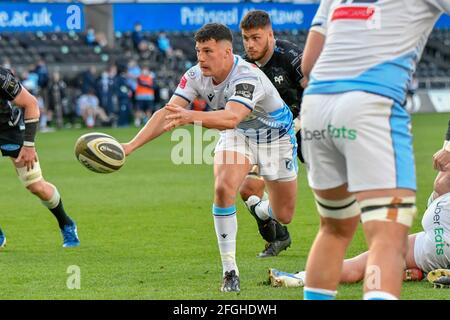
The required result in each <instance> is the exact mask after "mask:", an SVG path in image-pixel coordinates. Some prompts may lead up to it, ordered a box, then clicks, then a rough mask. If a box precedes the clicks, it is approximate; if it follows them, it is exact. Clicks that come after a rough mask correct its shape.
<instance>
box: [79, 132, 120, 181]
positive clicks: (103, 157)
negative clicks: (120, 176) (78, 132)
mask: <svg viewBox="0 0 450 320" xmlns="http://www.w3.org/2000/svg"><path fill="white" fill-rule="evenodd" d="M75 156H76V158H77V159H78V161H80V163H81V164H82V165H83V166H85V167H86V168H88V169H89V170H91V171H94V172H97V173H111V172H115V171H117V170H119V169H120V168H121V167H122V166H123V165H124V163H125V159H126V157H125V152H124V150H123V148H122V146H121V144H120V143H119V142H118V141H117V140H116V139H114V138H113V137H111V136H110V135H107V134H104V133H101V132H91V133H86V134H84V135H82V136H81V137H79V138H78V140H77V142H76V143H75Z"/></svg>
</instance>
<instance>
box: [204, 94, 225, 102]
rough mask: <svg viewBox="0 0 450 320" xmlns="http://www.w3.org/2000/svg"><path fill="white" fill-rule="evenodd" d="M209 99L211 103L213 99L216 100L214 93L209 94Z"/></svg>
mask: <svg viewBox="0 0 450 320" xmlns="http://www.w3.org/2000/svg"><path fill="white" fill-rule="evenodd" d="M208 99H209V102H211V101H212V99H214V93H210V94H208ZM225 99H226V98H225Z"/></svg>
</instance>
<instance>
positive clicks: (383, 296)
mask: <svg viewBox="0 0 450 320" xmlns="http://www.w3.org/2000/svg"><path fill="white" fill-rule="evenodd" d="M363 299H364V300H398V298H397V297H396V296H394V295H392V294H390V293H389V292H385V291H369V292H366V293H365V294H364V298H363Z"/></svg>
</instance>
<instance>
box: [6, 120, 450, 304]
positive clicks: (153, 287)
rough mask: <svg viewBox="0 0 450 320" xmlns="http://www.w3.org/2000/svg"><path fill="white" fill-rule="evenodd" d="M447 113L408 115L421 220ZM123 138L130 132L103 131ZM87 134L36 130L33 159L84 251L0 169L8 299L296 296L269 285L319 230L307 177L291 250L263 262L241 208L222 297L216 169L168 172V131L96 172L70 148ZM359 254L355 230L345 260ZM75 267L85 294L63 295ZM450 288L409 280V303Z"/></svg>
mask: <svg viewBox="0 0 450 320" xmlns="http://www.w3.org/2000/svg"><path fill="white" fill-rule="evenodd" d="M448 119H449V115H446V114H430V115H417V116H414V117H413V131H414V137H415V140H414V145H415V153H416V163H417V177H418V186H419V193H418V208H419V218H418V219H417V220H416V221H415V224H414V227H413V230H412V231H419V230H421V226H420V220H421V216H422V214H423V211H424V208H425V203H426V199H427V198H428V195H429V194H430V191H431V190H432V183H433V180H434V177H435V172H434V171H433V169H432V161H431V156H432V155H433V153H434V152H435V151H436V150H438V149H439V148H440V147H441V145H442V141H443V136H444V133H445V131H446V129H447V121H448ZM100 131H103V132H106V133H109V134H112V135H114V136H115V137H117V138H118V139H119V140H121V141H126V140H128V139H130V138H131V137H133V136H134V134H135V133H136V132H137V130H136V129H134V128H133V129H132V128H130V129H101V130H100ZM85 132H86V130H70V131H61V132H56V133H41V134H39V137H38V151H39V155H40V160H41V166H42V168H43V172H44V176H45V177H46V179H47V180H48V181H50V182H52V183H54V184H56V185H57V186H58V188H59V190H60V193H61V194H62V197H63V200H64V205H65V207H66V209H67V211H68V213H69V214H70V215H71V216H72V217H73V218H74V219H75V220H76V222H77V224H78V230H79V236H80V239H81V247H80V248H77V249H63V248H62V247H61V242H62V241H61V235H60V233H59V230H58V228H57V224H56V221H55V220H54V218H53V217H52V215H51V214H50V213H49V212H48V211H47V210H46V209H45V208H44V207H43V206H42V205H40V204H39V201H38V200H37V199H36V198H34V197H33V196H32V195H30V194H28V192H27V191H26V190H25V189H24V188H23V187H22V186H21V185H20V183H19V181H18V180H17V178H16V176H15V173H14V170H13V168H12V166H11V164H10V161H9V159H6V158H4V159H2V160H1V161H0V176H1V177H2V181H1V184H0V202H1V206H0V217H1V219H0V226H1V227H2V228H3V230H4V231H5V233H6V235H7V239H8V245H7V247H6V248H4V249H3V250H1V251H0V266H1V267H0V270H1V272H0V288H1V290H0V300H3V299H275V300H277V299H300V298H301V296H302V294H301V290H300V289H295V288H294V289H293V288H271V287H269V286H267V285H264V284H263V283H264V282H265V281H266V280H267V269H268V268H269V267H275V268H278V269H281V270H285V271H297V270H301V269H303V268H304V266H305V261H306V257H307V253H308V249H309V247H310V245H311V243H312V241H313V238H314V236H315V234H316V232H317V229H318V221H319V219H318V215H317V213H316V210H315V206H314V203H313V200H312V194H311V191H310V190H309V188H308V187H307V184H306V179H305V172H304V169H303V168H301V171H300V175H299V194H298V203H297V212H296V216H295V218H294V220H293V222H292V224H291V225H290V227H289V230H290V232H291V236H292V239H293V243H292V247H291V248H290V249H289V250H287V251H285V252H283V253H282V254H281V255H280V256H279V257H277V258H269V259H265V260H259V259H257V258H256V254H257V253H258V252H259V251H261V249H262V248H263V246H264V242H263V240H262V239H261V238H260V237H259V234H258V232H257V227H256V224H255V222H254V220H253V218H252V217H251V216H250V214H249V213H248V212H247V211H246V210H245V209H244V206H243V204H242V202H241V201H238V203H237V205H238V221H239V232H238V241H237V261H238V265H239V268H240V273H241V288H242V291H241V293H240V294H234V293H232V294H230V293H228V294H224V293H221V292H219V290H218V289H219V286H220V282H221V263H220V258H219V253H218V246H217V241H216V236H215V232H214V225H213V219H212V215H211V205H212V199H213V176H212V167H211V166H208V165H179V166H176V165H173V164H172V162H171V161H170V154H171V149H172V147H173V146H174V145H175V144H176V143H175V142H171V141H170V135H169V134H166V135H164V136H163V137H161V138H160V139H158V140H156V141H153V142H151V143H150V144H147V145H146V146H145V147H143V148H142V149H140V150H138V151H137V152H135V153H134V154H133V155H132V156H130V158H129V159H128V160H127V163H126V165H125V166H124V167H123V168H122V169H121V170H120V171H119V172H116V173H113V174H109V175H101V174H95V173H93V172H90V171H88V170H87V169H85V168H83V167H82V166H81V165H80V164H79V163H78V162H77V161H76V159H75V157H74V154H73V146H74V142H75V141H76V139H77V137H78V136H80V135H81V134H82V133H85ZM365 249H366V245H365V240H364V236H363V234H362V232H361V230H358V232H357V234H356V237H355V239H354V241H353V243H352V245H351V247H350V249H349V252H348V256H349V257H350V256H353V255H356V254H358V253H360V252H362V251H364V250H365ZM71 265H77V266H79V267H80V270H81V289H79V290H77V289H74V290H69V289H68V288H67V286H66V281H67V279H68V276H69V274H68V273H67V272H66V271H67V268H68V267H69V266H71ZM361 292H362V285H361V283H359V284H354V285H345V286H341V287H340V288H339V298H341V299H359V298H360V297H361ZM449 297H450V294H449V291H448V290H438V289H433V288H432V287H431V286H430V285H429V284H428V283H427V282H421V283H406V284H405V285H404V290H403V298H404V299H448V298H449Z"/></svg>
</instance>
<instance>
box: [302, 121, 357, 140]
mask: <svg viewBox="0 0 450 320" xmlns="http://www.w3.org/2000/svg"><path fill="white" fill-rule="evenodd" d="M327 136H328V137H330V138H333V139H348V140H356V137H357V132H356V130H355V129H349V128H347V127H345V126H342V127H340V128H336V127H335V126H333V125H331V124H329V125H328V127H327V129H323V130H308V129H302V137H303V140H322V139H326V138H327Z"/></svg>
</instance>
